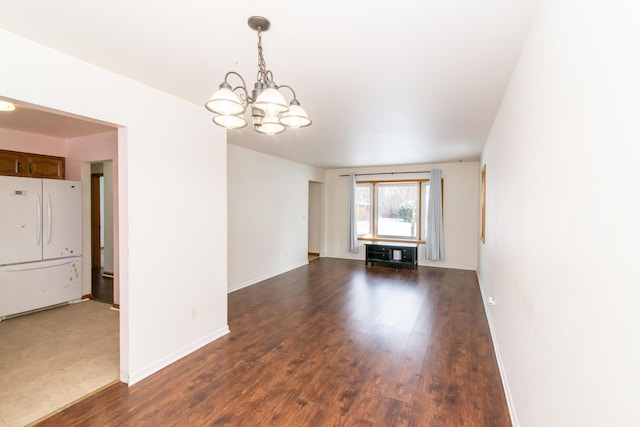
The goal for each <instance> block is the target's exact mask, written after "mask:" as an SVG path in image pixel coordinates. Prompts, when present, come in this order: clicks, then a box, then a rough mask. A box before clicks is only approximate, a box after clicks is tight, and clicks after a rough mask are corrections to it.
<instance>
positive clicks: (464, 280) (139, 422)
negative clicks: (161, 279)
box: [39, 258, 511, 427]
mask: <svg viewBox="0 0 640 427" xmlns="http://www.w3.org/2000/svg"><path fill="white" fill-rule="evenodd" d="M229 327H230V329H231V334H229V335H227V336H225V337H223V338H221V339H219V340H217V341H215V342H213V343H211V344H209V345H207V346H205V347H203V348H202V349H200V350H198V351H196V352H194V353H192V354H190V355H189V356H187V357H185V358H183V359H181V360H179V361H178V362H176V363H174V364H173V365H171V366H169V367H167V368H165V369H163V370H162V371H160V372H158V373H156V374H154V375H152V376H151V377H148V378H146V379H145V380H143V381H141V382H139V383H138V384H135V385H134V386H132V387H130V388H129V387H127V386H126V385H124V384H117V385H114V386H111V387H109V388H107V389H105V390H103V391H101V392H99V393H97V394H95V395H93V396H90V397H88V398H87V399H85V400H83V401H81V402H79V403H77V404H76V405H74V406H72V407H70V408H68V409H66V410H64V411H62V412H60V413H58V414H56V415H54V416H52V417H51V418H49V419H47V420H45V421H43V422H42V423H41V424H39V425H40V426H76V425H82V426H147V425H150V426H151V425H153V426H169V425H171V426H178V425H180V426H223V425H228V426H257V425H273V426H296V427H297V426H384V427H387V426H509V425H511V422H510V419H509V413H508V409H507V405H506V400H505V396H504V393H503V388H502V383H501V380H500V375H499V372H498V367H497V363H496V360H495V355H494V352H493V347H492V343H491V336H490V333H489V328H488V325H487V320H486V317H485V315H484V311H483V306H482V301H481V297H480V291H479V289H478V283H477V279H476V274H475V272H473V271H463V270H449V269H437V268H428V267H418V269H417V270H408V269H407V270H402V269H401V270H399V271H396V270H395V269H393V268H389V267H365V265H364V262H363V261H350V260H342V259H329V258H321V259H319V260H317V261H314V262H312V263H310V264H309V265H308V266H305V267H301V268H298V269H296V270H293V271H291V272H288V273H285V274H283V275H280V276H277V277H275V278H272V279H269V280H266V281H264V282H261V283H259V284H256V285H254V286H251V287H248V288H245V289H241V290H239V291H236V292H234V293H232V294H230V295H229ZM158 332H159V333H161V332H162V331H158Z"/></svg>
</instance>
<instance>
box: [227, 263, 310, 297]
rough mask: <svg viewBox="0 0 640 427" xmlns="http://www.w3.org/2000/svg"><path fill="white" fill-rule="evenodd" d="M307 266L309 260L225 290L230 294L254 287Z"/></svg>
mask: <svg viewBox="0 0 640 427" xmlns="http://www.w3.org/2000/svg"><path fill="white" fill-rule="evenodd" d="M308 264H309V260H305V261H304V262H302V263H300V264H296V265H290V266H288V267H285V268H283V269H282V270H278V271H275V272H272V273H268V274H265V275H263V276H259V277H257V278H253V279H250V280H247V281H246V282H242V283H239V284H237V285H233V286H231V287H229V289H228V290H227V293H228V294H230V293H232V292H235V291H239V290H240V289H242V288H247V287H249V286H252V285H255V284H256V283H259V282H262V281H263V280H267V279H271V278H272V277H275V276H278V275H280V274H283V273H286V272H287V271H291V270H295V269H296V268H300V267H302V266H305V265H308Z"/></svg>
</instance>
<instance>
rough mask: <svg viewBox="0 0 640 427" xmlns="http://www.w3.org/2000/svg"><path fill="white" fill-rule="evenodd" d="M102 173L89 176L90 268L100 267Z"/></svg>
mask: <svg viewBox="0 0 640 427" xmlns="http://www.w3.org/2000/svg"><path fill="white" fill-rule="evenodd" d="M102 177H104V174H102V173H92V174H91V268H92V269H94V268H100V267H102V257H101V254H102V247H101V246H100V227H101V226H102V224H101V223H100V211H101V210H102V205H101V203H100V178H102Z"/></svg>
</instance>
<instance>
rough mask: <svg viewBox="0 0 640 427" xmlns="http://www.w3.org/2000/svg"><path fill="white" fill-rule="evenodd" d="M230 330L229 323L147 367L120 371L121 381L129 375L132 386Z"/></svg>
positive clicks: (129, 382)
mask: <svg viewBox="0 0 640 427" xmlns="http://www.w3.org/2000/svg"><path fill="white" fill-rule="evenodd" d="M229 332H230V331H229V325H226V326H224V327H223V328H220V329H218V330H217V331H213V332H211V333H210V334H207V335H205V336H204V337H202V338H200V339H199V340H196V341H194V342H192V343H189V344H187V345H186V346H184V347H182V348H180V349H178V350H177V351H174V352H173V353H171V354H169V355H167V356H166V357H163V358H162V359H160V360H158V361H157V362H154V363H152V364H150V365H149V366H147V367H146V368H143V369H140V370H139V371H137V372H134V373H132V374H131V375H126V373H124V372H120V378H121V381H124V380H123V378H124V377H127V379H128V381H127V383H128V384H129V386H132V385H134V384H135V383H137V382H138V381H140V380H143V379H144V378H146V377H148V376H149V375H151V374H154V373H156V372H158V371H159V370H160V369H162V368H165V367H167V366H169V365H171V364H172V363H173V362H176V361H177V360H179V359H182V358H183V357H185V356H187V355H189V354H191V353H193V352H194V351H196V350H198V349H199V348H201V347H204V346H205V345H207V344H209V343H210V342H213V341H215V340H217V339H218V338H220V337H222V336H224V335H226V334H228V333H229Z"/></svg>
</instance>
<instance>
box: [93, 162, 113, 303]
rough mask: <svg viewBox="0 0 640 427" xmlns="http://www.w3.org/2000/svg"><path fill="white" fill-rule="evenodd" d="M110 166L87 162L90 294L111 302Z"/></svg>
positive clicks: (111, 227)
mask: <svg viewBox="0 0 640 427" xmlns="http://www.w3.org/2000/svg"><path fill="white" fill-rule="evenodd" d="M111 169H112V168H111V162H110V161H109V162H100V163H92V164H91V296H92V298H93V299H95V300H97V301H100V302H104V303H107V304H112V305H113V304H114V288H113V270H114V268H113V224H112V221H109V219H110V218H113V202H112V196H113V191H112V184H111V183H112V179H111V176H110V175H111V173H110V171H111ZM105 172H106V175H107V179H105ZM110 196H111V197H110Z"/></svg>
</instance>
